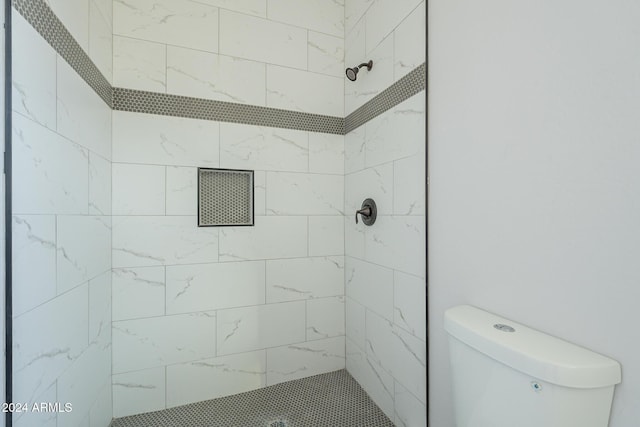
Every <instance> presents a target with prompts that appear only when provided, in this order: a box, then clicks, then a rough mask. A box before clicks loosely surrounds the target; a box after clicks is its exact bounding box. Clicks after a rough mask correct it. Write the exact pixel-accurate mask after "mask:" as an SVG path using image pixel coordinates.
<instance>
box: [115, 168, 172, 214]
mask: <svg viewBox="0 0 640 427" xmlns="http://www.w3.org/2000/svg"><path fill="white" fill-rule="evenodd" d="M112 170H113V214H114V215H164V213H165V188H166V185H165V175H166V172H165V167H164V166H151V165H132V164H125V163H114V164H113V167H112Z"/></svg>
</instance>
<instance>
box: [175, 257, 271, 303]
mask: <svg viewBox="0 0 640 427" xmlns="http://www.w3.org/2000/svg"><path fill="white" fill-rule="evenodd" d="M264 303H265V266H264V261H244V262H229V263H215V264H192V265H176V266H170V267H167V314H174V313H190V312H194V311H206V310H217V309H221V308H231V307H242V306H248V305H258V304H264Z"/></svg>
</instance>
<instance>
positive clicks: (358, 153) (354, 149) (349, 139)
mask: <svg viewBox="0 0 640 427" xmlns="http://www.w3.org/2000/svg"><path fill="white" fill-rule="evenodd" d="M364 153H365V135H364V126H360V127H359V128H357V129H354V130H352V131H351V132H349V133H348V134H346V135H345V137H344V171H345V173H352V172H357V171H359V170H362V169H364Z"/></svg>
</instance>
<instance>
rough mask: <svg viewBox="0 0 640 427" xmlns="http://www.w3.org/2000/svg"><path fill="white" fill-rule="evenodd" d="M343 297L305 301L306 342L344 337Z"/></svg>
mask: <svg viewBox="0 0 640 427" xmlns="http://www.w3.org/2000/svg"><path fill="white" fill-rule="evenodd" d="M344 319H345V316H344V297H343V296H338V297H329V298H317V299H312V300H308V301H307V340H318V339H323V338H331V337H337V336H341V335H344V329H345V328H344Z"/></svg>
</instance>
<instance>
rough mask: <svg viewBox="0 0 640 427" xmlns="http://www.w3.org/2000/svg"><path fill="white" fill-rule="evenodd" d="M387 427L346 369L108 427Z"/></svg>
mask: <svg viewBox="0 0 640 427" xmlns="http://www.w3.org/2000/svg"><path fill="white" fill-rule="evenodd" d="M151 426H153V427H272V426H273V427H281V426H286V427H320V426H323V427H324V426H327V427H329V426H331V427H333V426H335V427H364V426H366V427H393V423H392V422H391V420H389V418H387V417H386V416H385V414H384V413H383V412H382V411H381V410H380V408H378V407H377V406H376V404H375V403H373V401H372V400H371V398H369V396H368V395H367V393H366V392H365V391H364V390H363V389H362V387H360V385H359V384H358V383H357V382H356V380H354V379H353V377H352V376H351V375H349V373H348V372H347V371H346V370H344V369H343V370H340V371H335V372H330V373H328V374H321V375H315V376H312V377H307V378H302V379H300V380H294V381H289V382H286V383H281V384H276V385H273V386H269V387H265V388H261V389H258V390H254V391H249V392H246V393H240V394H236V395H233V396H228V397H221V398H218V399H213V400H207V401H204V402H198V403H192V404H189V405H184V406H178V407H175V408H170V409H165V410H163V411H157V412H148V413H146V414H140V415H132V416H130V417H123V418H116V419H114V420H113V422H112V423H111V427H151Z"/></svg>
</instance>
